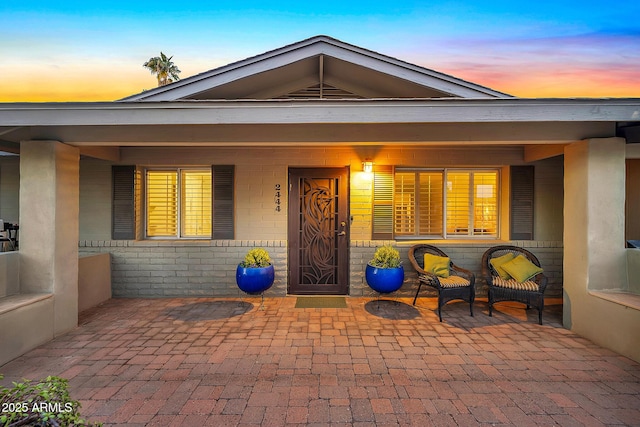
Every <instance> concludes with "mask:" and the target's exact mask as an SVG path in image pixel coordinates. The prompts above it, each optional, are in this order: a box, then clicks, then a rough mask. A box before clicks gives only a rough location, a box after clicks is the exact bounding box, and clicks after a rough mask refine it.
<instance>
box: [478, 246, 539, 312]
mask: <svg viewBox="0 0 640 427" xmlns="http://www.w3.org/2000/svg"><path fill="white" fill-rule="evenodd" d="M509 252H510V253H512V254H513V255H515V256H518V255H521V254H522V255H524V256H525V257H526V258H527V259H528V260H529V261H531V262H532V263H533V264H535V265H537V266H538V267H540V261H538V258H536V256H535V255H534V254H532V253H531V252H529V251H528V250H526V249H523V248H519V247H517V246H506V245H503V246H494V247H492V248H489V249H488V250H487V251H486V252H485V253H484V255H483V256H482V275H483V276H484V278H485V280H486V281H487V285H489V316H491V315H492V312H493V304H495V303H496V302H500V301H517V302H521V303H523V304H526V305H527V309H529V308H530V307H531V306H534V307H536V308H537V309H538V323H539V324H541V325H542V310H543V309H544V291H545V289H546V288H547V277H546V276H545V275H544V274H543V273H538V274H537V275H536V276H534V277H533V278H531V279H529V280H527V281H525V282H522V283H519V282H518V281H517V280H516V279H509V280H504V279H502V278H501V277H500V275H499V274H498V272H497V271H496V270H495V268H494V267H493V265H492V264H491V262H490V261H491V259H493V258H498V257H500V256H503V255H506V254H507V253H509Z"/></svg>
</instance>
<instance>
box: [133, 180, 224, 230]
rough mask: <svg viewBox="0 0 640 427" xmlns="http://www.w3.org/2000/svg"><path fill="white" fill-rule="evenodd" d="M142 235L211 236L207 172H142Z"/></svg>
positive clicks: (209, 188)
mask: <svg viewBox="0 0 640 427" xmlns="http://www.w3.org/2000/svg"><path fill="white" fill-rule="evenodd" d="M145 182H146V187H145V188H146V192H145V195H146V236H147V237H164V238H172V237H173V238H180V237H185V238H202V237H206V238H210V237H211V218H212V214H211V212H212V211H211V200H212V197H211V170H210V169H177V170H147V171H146V179H145Z"/></svg>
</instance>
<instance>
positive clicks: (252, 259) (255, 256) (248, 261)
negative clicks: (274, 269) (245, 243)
mask: <svg viewBox="0 0 640 427" xmlns="http://www.w3.org/2000/svg"><path fill="white" fill-rule="evenodd" d="M270 265H271V258H269V252H267V251H266V250H265V249H263V248H253V249H251V250H250V251H249V252H247V255H246V256H245V257H244V260H243V261H242V262H241V263H240V266H241V267H244V268H258V267H268V266H270Z"/></svg>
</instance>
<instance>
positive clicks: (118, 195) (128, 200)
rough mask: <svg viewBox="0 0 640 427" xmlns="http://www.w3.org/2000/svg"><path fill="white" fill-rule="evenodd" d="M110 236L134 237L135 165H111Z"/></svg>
mask: <svg viewBox="0 0 640 427" xmlns="http://www.w3.org/2000/svg"><path fill="white" fill-rule="evenodd" d="M111 175H112V183H113V194H112V197H113V200H112V203H111V209H112V212H111V238H112V239H113V240H133V239H135V185H134V179H135V166H112V168H111Z"/></svg>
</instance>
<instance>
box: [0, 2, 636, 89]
mask: <svg viewBox="0 0 640 427" xmlns="http://www.w3.org/2000/svg"><path fill="white" fill-rule="evenodd" d="M0 16H1V17H2V25H0V58H1V61H0V70H2V78H1V79H0V102H49V101H52V102H53V101H56V102H57V101H112V100H116V99H120V98H123V97H125V96H128V95H131V94H134V93H138V92H141V91H142V90H145V89H151V88H153V87H155V86H156V84H157V81H156V79H155V77H154V76H153V75H151V74H150V73H149V71H148V70H146V69H145V68H143V66H142V64H143V63H144V62H145V61H147V60H148V59H149V58H151V57H153V56H159V54H160V51H162V52H164V53H165V54H167V55H169V56H173V62H174V63H175V64H176V65H177V66H178V67H179V68H180V70H181V71H182V73H181V74H180V76H181V77H182V78H185V77H189V76H191V75H194V74H197V73H200V72H203V71H206V70H210V69H213V68H217V67H220V66H222V65H226V64H228V63H231V62H235V61H238V60H242V59H245V58H248V57H251V56H255V55H258V54H261V53H264V52H266V51H269V50H273V49H276V48H279V47H281V46H284V45H288V44H291V43H294V42H297V41H300V40H303V39H306V38H309V37H312V36H316V35H320V34H322V35H327V36H331V37H334V38H337V39H339V40H342V41H344V42H346V43H350V44H354V45H357V46H360V47H363V48H366V49H370V50H373V51H376V52H379V53H382V54H385V55H388V56H392V57H395V58H398V59H401V60H404V61H407V62H411V63H414V64H417V65H420V66H423V67H426V68H429V69H432V70H436V71H439V72H443V73H447V74H451V75H453V76H455V77H458V78H461V79H464V80H467V81H471V82H474V83H478V84H481V85H484V86H488V87H490V88H492V89H495V90H498V91H502V92H505V93H509V94H511V95H515V96H520V97H535V98H543V97H640V21H639V20H638V16H640V2H636V1H624V2H622V1H619V0H613V1H612V2H604V1H602V0H598V1H593V0H585V1H582V2H574V1H568V0H552V1H548V0H537V1H535V2H514V1H512V0H511V1H504V0H484V1H465V0H458V1H446V0H445V1H438V2H435V1H426V0H423V1H395V2H393V1H392V2H378V1H375V0H370V1H361V0H352V1H344V0H341V1H334V0H325V1H322V2H303V1H280V2H269V1H251V0H247V1H242V2H238V1H235V0H232V1H228V0H218V1H211V2H201V1H193V0H184V1H180V2H157V1H154V2H151V1H147V0H128V1H122V0H109V1H107V0H97V1H91V0H85V1H67V0H57V1H54V0H50V1H44V0H28V1H26V0H2V2H0Z"/></svg>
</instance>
